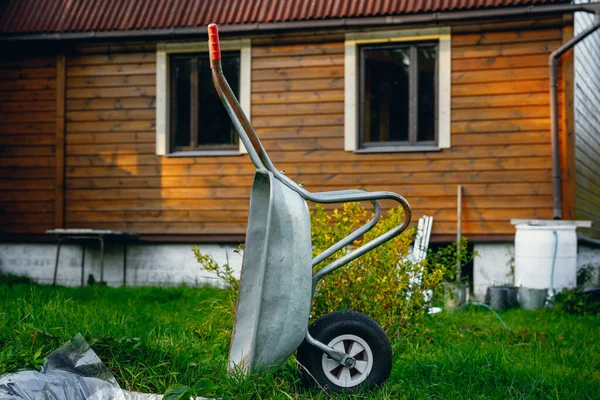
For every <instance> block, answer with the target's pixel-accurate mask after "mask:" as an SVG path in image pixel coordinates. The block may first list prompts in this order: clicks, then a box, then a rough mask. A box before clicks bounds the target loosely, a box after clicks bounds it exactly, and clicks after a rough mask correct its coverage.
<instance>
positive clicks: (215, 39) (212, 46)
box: [208, 24, 221, 68]
mask: <svg viewBox="0 0 600 400" xmlns="http://www.w3.org/2000/svg"><path fill="white" fill-rule="evenodd" d="M208 51H209V53H210V67H211V68H213V61H215V60H220V59H221V46H220V45H219V28H218V27H217V24H210V25H208Z"/></svg>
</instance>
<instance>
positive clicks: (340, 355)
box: [208, 24, 411, 366]
mask: <svg viewBox="0 0 600 400" xmlns="http://www.w3.org/2000/svg"><path fill="white" fill-rule="evenodd" d="M208 34H209V52H210V60H211V70H212V77H213V82H214V85H215V88H216V91H217V94H218V96H219V98H220V99H221V101H222V103H223V105H224V107H225V109H226V110H227V113H228V114H229V117H230V118H231V121H232V122H233V124H234V126H235V128H236V130H237V131H238V133H239V137H240V139H241V140H242V143H243V144H244V146H245V148H246V150H247V151H248V156H249V157H250V159H251V161H252V163H253V164H254V166H255V167H256V169H257V170H258V171H268V173H269V174H272V176H273V177H274V178H275V179H277V180H278V181H279V182H281V183H282V184H283V185H285V186H286V187H287V188H289V189H291V190H292V191H294V192H295V193H297V194H298V195H299V196H301V197H302V198H303V199H304V200H308V201H311V202H314V203H320V204H333V203H346V202H362V201H370V202H371V203H372V204H373V217H372V218H371V219H370V220H369V221H368V222H367V223H366V224H364V225H363V226H361V227H360V228H359V229H357V230H355V231H354V232H352V233H351V234H350V235H348V236H346V237H345V238H343V239H341V240H340V241H338V242H337V243H335V244H333V245H332V246H331V247H329V248H328V249H326V250H325V251H323V252H322V253H321V254H319V255H317V256H316V257H314V258H313V259H312V262H311V264H312V267H313V268H314V267H315V266H316V265H317V264H319V263H321V262H323V261H324V260H326V259H327V258H328V257H330V256H331V255H333V254H335V253H336V252H338V251H339V250H341V249H343V248H344V247H346V246H348V245H350V244H352V243H353V242H354V241H355V240H356V239H358V238H359V237H361V236H362V235H364V234H365V233H366V232H368V231H369V230H371V229H372V228H373V227H374V226H375V225H376V224H377V222H378V221H379V219H380V217H381V205H380V203H379V201H380V200H393V201H396V202H397V203H399V204H400V206H401V207H402V209H403V211H404V218H403V220H402V222H401V223H400V224H399V225H398V226H396V227H394V228H392V229H391V230H389V231H387V232H386V233H384V234H382V235H380V236H378V237H377V238H375V239H373V240H371V241H369V242H368V243H366V244H364V245H362V246H360V247H358V248H356V249H354V250H352V251H351V252H349V253H347V254H345V255H344V256H342V257H340V258H339V259H337V260H335V261H333V262H332V263H330V264H328V265H326V266H325V267H323V268H321V269H320V270H319V271H318V272H316V273H315V274H314V275H313V277H312V293H311V302H312V299H313V298H314V294H315V290H316V286H317V283H318V282H319V281H320V280H321V279H323V278H324V277H325V276H327V275H328V274H330V273H332V272H333V271H335V270H337V269H338V268H340V267H342V266H344V265H346V264H348V263H350V262H351V261H353V260H355V259H356V258H358V257H360V256H362V255H363V254H365V253H367V252H368V251H370V250H372V249H374V248H376V247H378V246H380V245H382V244H383V243H385V242H387V241H389V240H391V239H392V238H394V237H395V236H397V235H399V234H400V233H402V231H404V230H405V229H406V228H407V226H408V224H409V223H410V219H411V209H410V205H409V203H408V201H407V200H406V199H405V198H404V197H403V196H401V195H399V194H396V193H393V192H387V191H378V192H367V191H364V190H336V191H327V192H317V193H313V192H309V191H308V190H306V189H304V188H303V187H302V185H301V184H297V183H296V182H294V181H293V180H291V179H290V178H288V177H287V176H285V175H284V174H283V173H282V172H280V171H279V170H277V168H275V166H274V165H273V163H272V162H271V160H270V158H269V156H268V155H267V152H266V151H265V149H264V147H263V146H262V143H261V142H260V140H259V138H258V135H257V134H256V132H255V130H254V128H253V127H252V125H251V124H250V121H248V118H247V117H246V115H245V114H244V111H243V110H242V107H241V105H240V104H239V102H238V100H237V98H236V96H235V94H234V93H233V91H232V90H231V88H230V86H229V84H228V83H227V80H226V79H225V76H224V74H223V69H222V65H221V53H220V48H219V39H218V31H217V26H216V24H211V25H209V26H208ZM305 339H306V341H307V342H308V343H309V344H311V345H312V346H314V347H316V348H318V349H319V350H321V351H322V352H323V353H325V354H327V355H328V356H330V357H331V358H332V359H334V360H336V361H337V362H339V363H340V364H342V365H347V366H351V365H353V363H354V359H353V358H352V357H350V356H348V355H347V354H345V353H344V352H342V351H338V350H336V349H333V348H331V347H329V346H327V345H325V344H324V343H321V342H320V341H318V340H316V339H314V338H313V337H312V336H311V335H310V333H309V331H308V330H306V334H305ZM288 356H289V354H288V355H287V356H286V357H285V358H287V357H288Z"/></svg>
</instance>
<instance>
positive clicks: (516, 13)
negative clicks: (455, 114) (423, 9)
mask: <svg viewBox="0 0 600 400" xmlns="http://www.w3.org/2000/svg"><path fill="white" fill-rule="evenodd" d="M599 5H600V3H591V4H556V5H541V6H525V7H511V8H501V9H488V10H474V11H440V12H434V13H429V14H414V15H400V16H385V17H366V18H339V19H327V20H316V21H315V20H311V21H289V22H266V23H250V24H233V25H223V26H221V27H220V29H221V32H225V33H238V34H239V33H243V34H248V33H259V32H278V31H284V30H286V31H288V30H303V29H312V30H314V29H322V28H323V29H325V28H344V27H375V26H386V25H410V24H424V23H446V22H452V21H466V20H481V19H488V18H504V17H523V18H527V17H534V16H543V15H551V14H562V13H572V12H578V11H582V12H590V13H595V12H597V10H598V6H599ZM200 35H206V27H205V26H198V27H181V28H166V29H148V30H118V31H103V32H97V31H94V32H67V33H61V32H58V33H36V34H24V35H10V36H1V37H0V41H3V42H11V41H62V40H94V39H123V38H131V39H134V38H139V39H141V38H155V39H158V38H163V39H168V38H176V37H185V36H200Z"/></svg>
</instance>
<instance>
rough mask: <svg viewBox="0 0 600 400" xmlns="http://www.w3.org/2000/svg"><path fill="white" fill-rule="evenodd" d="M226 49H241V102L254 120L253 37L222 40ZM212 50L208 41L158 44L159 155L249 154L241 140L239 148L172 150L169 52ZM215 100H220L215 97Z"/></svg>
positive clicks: (157, 132)
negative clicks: (252, 113) (252, 94)
mask: <svg viewBox="0 0 600 400" xmlns="http://www.w3.org/2000/svg"><path fill="white" fill-rule="evenodd" d="M220 44H221V50H222V51H230V50H239V51H240V93H239V99H238V100H239V102H240V104H241V106H242V109H243V110H244V113H245V114H246V116H247V117H248V119H250V111H251V90H250V84H251V82H252V80H251V78H252V77H251V72H252V46H251V41H250V39H239V40H222V41H221V42H220ZM201 52H208V42H182V43H158V44H157V45H156V154H157V155H159V156H183V157H195V156H217V155H232V154H245V153H247V151H246V148H245V147H244V145H243V144H242V142H241V140H240V141H239V151H236V150H233V151H231V150H230V151H221V150H201V149H199V150H198V151H182V152H171V151H170V149H169V143H170V142H171V141H170V140H169V139H170V134H171V132H169V127H170V126H171V124H170V116H171V114H170V109H169V108H170V104H171V102H170V101H169V100H170V99H169V93H170V90H169V75H170V74H169V55H171V54H181V53H201ZM215 101H219V103H220V100H219V99H217V98H215Z"/></svg>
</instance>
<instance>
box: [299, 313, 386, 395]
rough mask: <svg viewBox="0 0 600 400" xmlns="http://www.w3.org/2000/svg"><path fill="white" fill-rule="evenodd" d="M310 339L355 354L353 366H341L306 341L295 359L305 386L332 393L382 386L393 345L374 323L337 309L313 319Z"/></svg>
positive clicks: (358, 314)
mask: <svg viewBox="0 0 600 400" xmlns="http://www.w3.org/2000/svg"><path fill="white" fill-rule="evenodd" d="M308 330H309V332H310V334H311V335H312V337H313V338H315V339H317V340H318V341H320V342H322V343H324V344H326V345H328V346H330V347H333V348H335V349H337V350H341V351H344V352H345V353H346V354H348V355H350V356H352V357H354V359H355V360H356V364H355V366H354V367H352V368H348V367H346V366H344V365H341V364H340V363H338V362H337V361H335V360H333V359H332V358H330V357H329V356H328V355H327V354H324V353H323V352H322V351H320V350H319V349H317V348H316V347H314V346H312V345H310V344H309V343H308V342H307V341H306V340H304V342H303V343H302V344H301V345H300V347H298V353H297V356H296V358H297V360H298V363H299V364H300V365H299V367H298V368H299V369H300V372H301V376H302V380H303V382H304V384H306V385H307V386H320V387H322V388H324V389H326V390H329V391H331V392H341V391H356V390H360V389H366V390H369V389H373V388H375V387H377V386H380V385H382V384H383V383H385V381H386V380H387V379H388V377H389V376H390V371H391V369H392V347H391V345H390V341H389V340H388V337H387V335H386V334H385V332H384V331H383V329H382V328H381V326H379V324H378V323H377V322H375V321H374V320H372V319H371V318H369V317H367V316H366V315H364V314H361V313H359V312H356V311H336V312H333V313H331V314H327V315H325V316H323V317H321V318H319V319H318V320H316V321H315V322H314V323H313V324H312V325H311V326H310V328H309V329H308Z"/></svg>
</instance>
